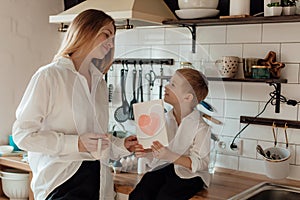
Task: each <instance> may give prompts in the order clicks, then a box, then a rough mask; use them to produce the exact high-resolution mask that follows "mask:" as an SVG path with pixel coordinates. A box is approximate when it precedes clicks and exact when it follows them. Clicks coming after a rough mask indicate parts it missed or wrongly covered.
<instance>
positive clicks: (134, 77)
mask: <svg viewBox="0 0 300 200" xmlns="http://www.w3.org/2000/svg"><path fill="white" fill-rule="evenodd" d="M136 73H137V71H136V68H135V65H134V69H133V71H132V91H133V92H132V96H133V97H132V100H131V101H130V106H129V119H132V120H134V114H133V104H135V103H137V99H136V97H135V87H136Z"/></svg>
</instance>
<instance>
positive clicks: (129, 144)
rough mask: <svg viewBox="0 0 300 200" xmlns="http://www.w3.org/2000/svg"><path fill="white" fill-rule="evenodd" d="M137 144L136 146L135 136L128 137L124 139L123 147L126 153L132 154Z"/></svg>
mask: <svg viewBox="0 0 300 200" xmlns="http://www.w3.org/2000/svg"><path fill="white" fill-rule="evenodd" d="M137 144H138V140H137V138H136V136H135V135H131V136H128V137H127V138H125V142H124V146H125V148H126V149H127V150H128V151H130V152H134V151H135V146H136V145H137Z"/></svg>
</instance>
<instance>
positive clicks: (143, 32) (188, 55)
mask: <svg viewBox="0 0 300 200" xmlns="http://www.w3.org/2000/svg"><path fill="white" fill-rule="evenodd" d="M11 8H14V9H13V10H12V9H11ZM62 9H63V6H62V3H61V2H60V1H51V0H47V1H43V2H40V1H38V0H32V1H28V0H26V1H20V2H19V1H18V2H16V1H8V0H5V1H2V2H1V8H0V24H1V26H2V27H6V28H3V29H1V30H0V36H1V37H0V43H1V46H0V59H1V67H0V72H1V73H0V90H1V93H2V94H5V95H2V98H1V100H0V105H2V107H1V111H0V123H1V124H0V125H1V126H0V132H1V134H0V143H5V142H7V135H8V134H9V133H10V130H11V126H12V123H13V121H14V112H15V109H16V106H17V105H18V102H19V101H20V98H21V96H22V94H23V92H24V89H25V86H26V85H27V83H28V81H29V79H30V77H31V75H32V74H33V73H34V71H35V70H36V69H37V68H38V67H39V66H41V65H43V64H46V63H48V62H49V61H50V60H51V59H52V57H53V55H54V54H55V51H56V50H57V48H58V46H59V41H60V39H61V37H62V35H63V34H61V33H58V32H57V31H56V29H57V25H53V24H49V23H48V16H49V15H50V14H56V13H59V12H60V11H61V10H62ZM299 31H300V28H299V23H288V24H264V25H259V24H255V25H239V26H210V27H197V46H196V48H197V52H196V53H195V54H192V52H191V43H192V41H191V34H190V31H189V30H188V29H187V28H155V29H149V28H148V29H133V30H118V31H117V35H116V57H124V58H174V59H175V61H176V63H175V66H174V67H171V68H169V67H167V68H166V69H165V73H166V74H172V72H173V71H174V70H175V69H176V68H177V67H179V62H180V61H191V62H193V64H194V65H195V67H196V68H197V69H203V71H204V72H205V74H207V75H212V74H218V72H217V70H216V68H215V66H214V61H215V60H216V59H220V58H221V57H222V56H226V55H227V56H228V55H230V56H239V57H258V58H264V57H265V56H266V55H267V54H268V52H269V51H271V50H272V51H274V52H276V54H277V60H279V61H280V60H281V61H283V62H285V63H286V67H285V68H284V69H283V70H282V77H284V78H287V79H288V84H283V85H282V93H283V94H284V95H285V96H286V97H287V98H295V99H296V100H298V101H300V95H299V89H300V88H299V76H300V75H299V63H300V54H299V49H300V38H299V36H298V35H299V34H298V33H299ZM120 67H121V66H114V70H113V71H112V72H110V76H109V82H110V83H113V84H114V86H115V87H114V88H115V90H114V93H113V102H112V107H111V113H112V114H113V112H114V109H115V108H116V107H118V106H119V105H120V87H119V81H120V80H119V76H120V75H119V69H120ZM144 67H145V68H143V69H144V70H145V71H144V73H145V72H146V71H147V70H149V68H147V66H144ZM155 71H156V72H157V73H158V72H159V69H158V66H155ZM129 79H130V77H129ZM144 83H145V89H144V92H145V95H144V99H145V100H146V99H147V96H146V95H147V86H148V85H147V83H146V81H145V80H144ZM4 86H8V89H7V87H4ZM157 86H158V82H156V83H155V89H154V91H155V92H154V95H153V96H151V98H157V94H158V93H157ZM209 87H210V94H209V96H208V98H207V100H208V101H209V102H210V103H211V104H212V105H213V106H214V108H215V109H216V111H215V112H214V113H209V114H211V115H213V116H214V117H216V118H217V119H219V120H221V121H222V122H223V123H224V124H223V125H213V127H212V130H213V132H214V133H216V134H219V135H222V136H227V137H231V138H233V136H234V135H235V134H236V133H237V132H238V131H239V130H240V129H241V128H242V127H244V126H245V124H240V123H239V117H240V116H241V115H246V116H255V115H256V114H258V112H259V111H260V110H262V108H263V106H264V104H265V103H266V101H267V100H268V96H269V92H270V91H273V88H272V86H268V85H267V84H264V83H228V82H226V83H222V82H210V86H209ZM127 89H128V90H127V92H128V98H130V94H131V91H130V90H131V86H128V87H127ZM274 110H275V108H274V106H271V105H269V106H268V108H267V109H266V111H265V113H263V114H262V117H270V118H278V119H290V120H298V119H299V117H298V116H300V110H299V106H296V107H292V106H288V105H285V104H283V103H282V104H281V112H280V113H279V114H276V113H275V112H274ZM113 123H115V122H114V119H113V118H112V119H111V124H113ZM125 125H126V126H127V129H130V130H134V128H132V127H133V124H132V123H131V122H130V121H129V122H126V123H125ZM278 131H279V138H278V140H279V141H280V145H283V143H282V142H284V137H283V134H282V129H280V130H278ZM288 135H289V142H290V148H291V151H292V158H291V167H290V169H291V172H290V176H289V177H290V178H292V179H300V175H299V174H300V147H299V146H300V130H299V129H288ZM240 138H241V139H244V140H245V141H244V147H243V155H241V156H240V157H238V156H230V155H225V154H218V156H217V163H216V165H217V166H220V167H226V168H230V169H238V170H242V171H248V172H255V173H262V174H264V171H263V169H264V168H263V160H261V158H260V157H259V156H257V154H256V152H255V145H256V144H257V143H258V144H261V145H262V146H263V147H264V148H267V147H270V146H273V135H272V129H271V127H268V126H259V125H250V126H249V127H248V128H246V129H245V131H244V132H242V133H241V135H240Z"/></svg>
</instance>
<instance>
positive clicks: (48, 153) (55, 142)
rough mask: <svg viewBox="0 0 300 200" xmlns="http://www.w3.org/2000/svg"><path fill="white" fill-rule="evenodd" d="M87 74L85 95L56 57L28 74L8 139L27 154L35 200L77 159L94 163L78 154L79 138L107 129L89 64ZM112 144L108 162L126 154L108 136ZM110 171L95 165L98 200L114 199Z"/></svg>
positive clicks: (76, 76)
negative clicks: (90, 85) (27, 81)
mask: <svg viewBox="0 0 300 200" xmlns="http://www.w3.org/2000/svg"><path fill="white" fill-rule="evenodd" d="M90 72H91V76H92V87H91V93H90V92H89V89H88V87H87V82H86V79H85V78H84V77H83V76H82V75H81V74H80V73H78V72H77V71H76V70H75V67H74V64H73V62H72V60H71V59H69V58H64V57H61V58H59V59H58V60H57V61H54V62H52V63H50V64H48V65H46V66H44V67H41V68H40V69H39V70H38V71H37V72H36V73H35V74H34V75H33V77H32V79H31V81H30V83H29V84H28V86H27V89H26V91H25V93H24V96H23V98H22V100H21V103H20V105H19V106H18V109H17V111H16V118H17V120H16V121H15V123H14V126H13V138H14V141H15V142H16V144H17V145H18V146H19V147H20V148H21V149H24V150H26V151H28V162H29V165H30V168H31V170H32V173H33V178H32V182H31V188H32V190H33V193H34V198H35V199H36V200H43V199H45V198H46V197H47V195H48V194H49V193H50V192H51V191H52V190H53V189H54V188H56V187H57V186H58V185H60V184H61V183H63V182H65V181H66V180H67V179H69V178H70V177H71V176H73V175H74V174H75V172H76V171H77V170H78V169H79V167H80V165H81V163H82V161H83V160H95V158H94V157H93V156H92V155H91V154H90V153H87V152H79V150H78V136H79V135H80V134H82V133H87V132H94V131H95V127H98V126H100V127H101V129H102V131H104V132H107V130H108V99H107V98H108V92H107V86H106V82H105V81H103V74H102V73H101V72H99V70H97V69H96V68H95V67H94V66H93V65H92V66H91V70H90ZM75 82H76V84H74V83H75ZM74 91H76V92H75V93H74ZM93 93H94V95H93ZM74 94H75V96H74ZM89 94H91V95H90V96H89ZM76 95H79V96H80V97H79V96H77V97H76ZM78 97H79V98H78ZM93 97H94V98H95V99H93ZM73 98H75V99H76V100H80V101H74V99H73ZM74 109H75V110H74ZM94 111H96V112H94ZM74 113H80V115H76V116H75V114H74ZM91 122H94V123H91ZM98 128H99V127H98ZM101 133H102V132H101ZM112 140H113V141H112V143H113V146H115V147H118V148H114V147H113V148H111V151H110V154H111V155H110V156H111V157H112V158H119V157H120V156H125V155H128V154H129V152H128V151H127V150H126V148H125V147H124V139H118V138H114V137H113V139H112ZM110 172H111V171H110V169H109V167H107V166H106V165H104V164H102V163H101V174H100V177H99V178H100V197H99V199H100V200H108V199H109V200H112V199H114V191H113V180H112V176H111V173H110Z"/></svg>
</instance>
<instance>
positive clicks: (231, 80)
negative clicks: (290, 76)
mask: <svg viewBox="0 0 300 200" xmlns="http://www.w3.org/2000/svg"><path fill="white" fill-rule="evenodd" d="M207 79H208V80H209V81H228V82H255V83H287V79H254V78H221V77H207Z"/></svg>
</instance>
